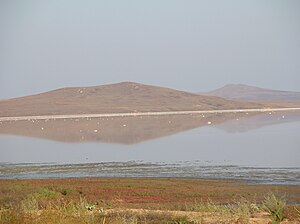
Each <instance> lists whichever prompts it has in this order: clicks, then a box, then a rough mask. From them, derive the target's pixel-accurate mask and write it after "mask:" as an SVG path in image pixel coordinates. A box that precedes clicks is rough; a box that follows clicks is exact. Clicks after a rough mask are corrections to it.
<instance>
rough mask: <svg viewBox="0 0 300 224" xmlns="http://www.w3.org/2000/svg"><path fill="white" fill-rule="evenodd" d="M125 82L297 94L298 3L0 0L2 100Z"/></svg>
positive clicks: (299, 64) (294, 0) (299, 61)
mask: <svg viewBox="0 0 300 224" xmlns="http://www.w3.org/2000/svg"><path fill="white" fill-rule="evenodd" d="M122 81H134V82H140V83H144V84H151V85H158V86H166V87H171V88H175V89H180V90H186V91H191V92H199V91H208V90H212V89H215V88H219V87H221V86H223V85H225V84H227V83H243V84H249V85H255V86H260V87H266V88H273V89H282V90H295V91H300V1H299V0H282V1H281V0H280V1H279V0H226V1H224V0H206V1H204V0H203V1H201V0H181V1H178V0H147V1H144V0H127V1H126V0H119V1H117V0H81V1H79V0H26V1H24V0H0V99H5V98H12V97H17V96H23V95H29V94H34V93H38V92H44V91H48V90H52V89H56V88H61V87H66V86H94V85H101V84H107V83H115V82H122Z"/></svg>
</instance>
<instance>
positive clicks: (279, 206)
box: [263, 193, 286, 224]
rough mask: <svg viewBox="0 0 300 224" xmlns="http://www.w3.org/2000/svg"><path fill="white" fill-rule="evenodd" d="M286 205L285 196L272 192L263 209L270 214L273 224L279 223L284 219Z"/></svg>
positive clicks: (267, 197)
mask: <svg viewBox="0 0 300 224" xmlns="http://www.w3.org/2000/svg"><path fill="white" fill-rule="evenodd" d="M285 207H286V199H285V196H276V195H275V194H273V193H270V194H268V195H267V196H266V198H265V200H264V202H263V209H264V210H265V211H266V212H268V213H269V214H270V218H271V220H272V224H278V223H280V222H282V221H283V219H284V218H285V216H284V209H285Z"/></svg>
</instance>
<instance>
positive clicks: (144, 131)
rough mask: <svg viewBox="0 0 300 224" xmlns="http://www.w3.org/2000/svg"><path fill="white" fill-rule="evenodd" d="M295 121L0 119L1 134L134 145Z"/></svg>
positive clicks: (296, 117)
mask: <svg viewBox="0 0 300 224" xmlns="http://www.w3.org/2000/svg"><path fill="white" fill-rule="evenodd" d="M294 121H300V113H299V112H273V113H224V114H217V113H216V114H203V115H170V116H136V117H114V118H81V119H52V120H51V119H50V120H27V121H7V122H1V124H0V134H2V135H15V136H25V137H33V138H42V139H48V140H53V141H60V142H71V143H76V142H102V143H118V144H136V143H140V142H143V141H147V140H151V139H157V138H162V137H165V136H170V135H174V134H176V133H179V132H183V131H187V130H190V129H195V128H199V127H204V126H211V127H216V128H220V129H223V130H225V131H226V132H246V131H249V130H253V129H256V128H260V127H263V126H268V125H275V124H281V123H286V122H294Z"/></svg>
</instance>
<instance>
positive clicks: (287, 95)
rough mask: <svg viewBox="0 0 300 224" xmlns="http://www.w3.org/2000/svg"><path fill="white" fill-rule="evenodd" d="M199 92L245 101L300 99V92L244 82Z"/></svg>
mask: <svg viewBox="0 0 300 224" xmlns="http://www.w3.org/2000/svg"><path fill="white" fill-rule="evenodd" d="M199 94H201V95H208V96H218V97H223V98H225V99H229V100H243V101H272V100H300V92H292V91H280V90H271V89H264V88H259V87H255V86H248V85H244V84H227V85H225V86H223V87H221V88H219V89H216V90H213V91H210V92H205V93H199Z"/></svg>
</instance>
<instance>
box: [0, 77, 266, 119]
mask: <svg viewBox="0 0 300 224" xmlns="http://www.w3.org/2000/svg"><path fill="white" fill-rule="evenodd" d="M258 107H262V106H261V105H260V104H254V103H248V102H235V101H230V100H226V99H223V98H220V97H215V96H202V95H198V94H192V93H187V92H183V91H178V90H174V89H169V88H163V87H156V86H149V85H143V84H138V83H133V82H122V83H117V84H111V85H101V86H94V87H70V88H63V89H58V90H53V91H50V92H46V93H41V94H36V95H32V96H26V97H19V98H15V99H9V100H2V101H0V116H25V115H54V114H56V115H57V114H91V113H121V112H134V111H180V110H210V109H234V108H258Z"/></svg>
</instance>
